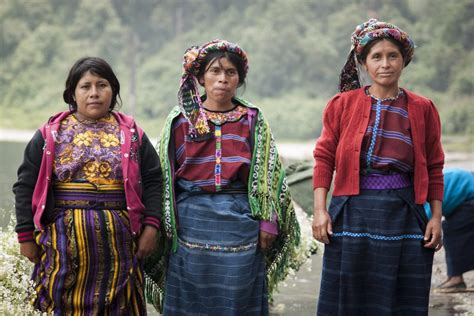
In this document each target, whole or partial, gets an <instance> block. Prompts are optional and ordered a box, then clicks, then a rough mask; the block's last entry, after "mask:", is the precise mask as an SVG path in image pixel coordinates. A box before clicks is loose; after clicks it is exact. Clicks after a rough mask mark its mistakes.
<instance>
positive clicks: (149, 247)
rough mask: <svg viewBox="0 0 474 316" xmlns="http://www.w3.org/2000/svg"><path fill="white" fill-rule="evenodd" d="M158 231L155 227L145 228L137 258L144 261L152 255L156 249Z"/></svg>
mask: <svg viewBox="0 0 474 316" xmlns="http://www.w3.org/2000/svg"><path fill="white" fill-rule="evenodd" d="M157 233H158V231H157V230H156V228H155V227H153V226H149V225H147V226H145V228H144V229H143V231H142V234H141V235H140V238H139V239H138V250H137V253H136V256H137V258H138V259H143V258H146V257H148V256H149V255H151V253H152V252H153V251H154V250H155V247H156V235H157Z"/></svg>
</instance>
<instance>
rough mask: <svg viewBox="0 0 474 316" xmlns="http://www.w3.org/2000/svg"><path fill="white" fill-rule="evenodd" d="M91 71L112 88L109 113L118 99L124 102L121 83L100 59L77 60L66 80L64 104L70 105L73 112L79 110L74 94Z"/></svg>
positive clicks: (86, 58)
mask: <svg viewBox="0 0 474 316" xmlns="http://www.w3.org/2000/svg"><path fill="white" fill-rule="evenodd" d="M88 71H90V72H91V73H92V74H94V75H97V76H99V77H101V78H104V79H106V80H107V81H108V82H109V83H110V86H111V88H112V101H111V102H110V108H109V111H112V110H113V109H114V108H115V106H116V104H117V98H118V100H119V101H120V103H121V102H122V99H121V98H120V83H119V81H118V79H117V76H115V73H114V71H113V70H112V67H110V65H109V64H108V63H107V62H106V61H105V60H103V59H102V58H99V57H83V58H80V59H79V60H77V61H76V62H75V63H74V65H73V66H72V67H71V70H69V75H68V76H67V79H66V84H65V89H64V92H63V99H64V102H66V103H67V104H69V109H70V110H71V111H76V110H77V103H76V101H75V99H74V93H75V90H76V86H77V83H78V82H79V80H81V78H82V77H83V76H84V74H85V73H86V72H88Z"/></svg>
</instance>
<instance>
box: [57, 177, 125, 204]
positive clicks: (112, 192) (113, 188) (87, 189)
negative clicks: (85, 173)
mask: <svg viewBox="0 0 474 316" xmlns="http://www.w3.org/2000/svg"><path fill="white" fill-rule="evenodd" d="M54 202H55V207H57V208H78V209H95V210H101V209H115V210H120V209H126V208H127V204H126V200H125V191H124V188H123V184H112V185H95V184H92V183H66V184H65V183H57V184H55V185H54Z"/></svg>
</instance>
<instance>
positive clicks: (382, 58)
mask: <svg viewBox="0 0 474 316" xmlns="http://www.w3.org/2000/svg"><path fill="white" fill-rule="evenodd" d="M403 65H404V61H403V56H402V54H401V52H400V49H399V48H398V46H397V45H395V44H394V43H392V42H391V41H388V40H381V41H379V42H377V43H375V44H374V46H372V48H371V49H370V51H369V53H368V54H367V58H366V59H365V62H364V66H365V68H366V70H367V72H368V74H369V76H370V78H371V79H372V83H373V85H374V86H378V87H379V88H384V89H393V88H397V89H398V80H399V79H400V76H401V74H402V70H403Z"/></svg>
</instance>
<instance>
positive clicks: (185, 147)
mask: <svg viewBox="0 0 474 316" xmlns="http://www.w3.org/2000/svg"><path fill="white" fill-rule="evenodd" d="M205 114H206V117H207V119H208V121H209V123H210V124H209V127H210V130H211V132H210V133H209V134H206V135H204V136H201V137H199V138H192V137H190V136H189V133H188V132H189V123H188V121H187V120H186V119H185V118H184V116H183V115H182V114H181V115H180V116H179V118H178V119H177V120H176V121H175V123H174V125H173V134H174V135H173V137H174V144H175V151H176V155H175V157H176V173H175V176H176V179H180V178H181V179H184V180H188V181H191V182H193V183H194V184H195V185H197V186H199V187H200V188H202V189H203V190H205V191H207V192H218V191H221V190H223V189H225V188H226V187H228V186H229V185H230V184H231V183H233V182H235V181H240V182H242V183H243V184H244V185H245V187H246V185H247V181H248V175H249V169H250V163H251V157H252V153H251V145H250V125H249V120H248V115H247V108H246V107H245V106H241V105H238V106H236V107H234V108H233V109H232V110H229V111H225V112H215V111H210V110H205Z"/></svg>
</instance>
